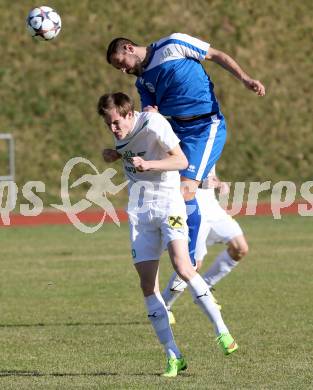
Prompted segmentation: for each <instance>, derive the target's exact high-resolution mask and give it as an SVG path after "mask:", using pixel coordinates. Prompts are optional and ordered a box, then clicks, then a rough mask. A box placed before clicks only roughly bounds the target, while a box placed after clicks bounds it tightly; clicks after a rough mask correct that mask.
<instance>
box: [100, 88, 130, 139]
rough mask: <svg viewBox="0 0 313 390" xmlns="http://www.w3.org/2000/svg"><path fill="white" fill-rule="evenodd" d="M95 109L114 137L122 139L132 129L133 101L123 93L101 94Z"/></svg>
mask: <svg viewBox="0 0 313 390" xmlns="http://www.w3.org/2000/svg"><path fill="white" fill-rule="evenodd" d="M97 109H98V114H99V115H100V116H102V117H103V119H104V121H105V123H106V124H107V125H108V127H109V129H110V130H111V132H112V133H113V135H114V136H115V138H116V139H119V140H120V139H124V138H125V137H126V136H127V135H128V134H129V133H130V131H131V130H132V129H133V126H134V101H133V99H132V98H131V97H129V96H128V95H126V94H125V93H122V92H116V93H108V94H105V95H102V96H101V97H100V99H99V101H98V108H97Z"/></svg>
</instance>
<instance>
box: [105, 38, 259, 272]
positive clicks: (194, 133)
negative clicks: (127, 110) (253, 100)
mask: <svg viewBox="0 0 313 390" xmlns="http://www.w3.org/2000/svg"><path fill="white" fill-rule="evenodd" d="M204 60H209V61H213V62H215V63H217V64H219V65H221V66H222V67H223V68H224V69H226V70H227V71H229V72H230V73H231V74H233V75H234V76H235V77H236V78H237V79H238V80H240V81H241V82H242V83H243V84H244V86H245V87H247V88H248V89H249V90H251V91H253V92H255V93H256V94H257V95H259V96H264V95H265V88H264V86H263V85H262V83H261V82H260V81H258V80H254V79H252V78H251V77H250V76H248V75H247V73H246V72H244V71H243V70H242V69H241V67H240V66H239V65H238V64H237V63H236V62H235V61H234V59H232V58H231V57H230V56H229V55H227V54H225V53H224V52H222V51H220V50H216V49H214V48H213V47H211V46H210V44H208V43H206V42H203V41H201V40H199V39H197V38H194V37H191V36H189V35H186V34H180V33H174V34H172V35H170V36H168V37H165V38H162V39H160V40H158V41H156V42H154V43H152V44H151V45H149V46H147V47H146V46H139V45H137V44H136V43H134V42H132V41H131V40H129V39H128V38H116V39H114V40H113V41H112V42H111V43H110V44H109V46H108V49H107V61H108V62H109V63H110V64H111V65H113V66H114V67H115V68H116V69H119V70H121V71H122V72H124V73H128V74H132V75H134V76H136V77H137V81H136V87H137V89H138V92H139V94H140V98H141V104H142V109H143V111H146V110H158V111H159V112H160V113H161V114H163V115H165V116H168V117H170V123H171V125H172V128H173V130H174V132H175V134H176V135H177V136H178V138H179V139H180V141H181V142H180V146H181V148H182V150H183V152H184V153H185V155H186V157H187V159H188V162H189V165H188V167H186V168H185V169H182V170H181V171H180V174H181V181H182V187H183V195H184V199H185V203H186V206H187V211H188V219H187V224H188V227H189V238H190V241H189V254H190V257H191V259H192V262H193V264H194V265H195V257H194V254H195V246H196V242H197V236H198V230H199V226H200V216H199V215H200V214H199V210H198V208H199V206H198V201H197V198H196V197H195V193H196V190H197V187H198V186H199V184H200V183H201V182H202V180H203V179H205V178H206V177H207V176H208V173H209V172H210V170H211V168H212V167H213V165H214V164H215V163H216V162H217V161H218V159H219V158H220V156H221V153H222V150H223V147H224V144H225V141H226V124H225V121H224V117H223V115H222V113H221V111H220V107H219V104H218V102H217V99H216V97H215V94H214V90H213V89H214V85H213V83H212V82H211V80H210V77H209V75H208V74H207V73H206V72H205V70H204V68H203V66H202V65H201V63H200V61H204ZM190 210H194V212H190Z"/></svg>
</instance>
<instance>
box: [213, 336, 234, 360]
mask: <svg viewBox="0 0 313 390" xmlns="http://www.w3.org/2000/svg"><path fill="white" fill-rule="evenodd" d="M216 340H217V344H218V345H220V347H221V348H222V350H223V352H224V354H225V355H230V354H231V353H233V352H235V351H237V349H238V344H237V343H236V341H235V340H234V339H233V337H232V336H231V334H230V333H222V334H221V335H219V336H218V338H217V339H216Z"/></svg>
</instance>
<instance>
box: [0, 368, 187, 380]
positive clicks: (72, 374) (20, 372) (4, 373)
mask: <svg viewBox="0 0 313 390" xmlns="http://www.w3.org/2000/svg"><path fill="white" fill-rule="evenodd" d="M121 375H122V376H161V374H159V373H155V372H153V373H152V372H150V373H143V372H140V373H134V374H129V373H128V374H120V373H119V374H118V373H117V372H104V371H100V372H81V373H79V372H39V371H24V370H0V379H1V377H8V376H20V377H23V376H29V377H80V376H121ZM184 376H190V375H188V374H187V375H186V374H184Z"/></svg>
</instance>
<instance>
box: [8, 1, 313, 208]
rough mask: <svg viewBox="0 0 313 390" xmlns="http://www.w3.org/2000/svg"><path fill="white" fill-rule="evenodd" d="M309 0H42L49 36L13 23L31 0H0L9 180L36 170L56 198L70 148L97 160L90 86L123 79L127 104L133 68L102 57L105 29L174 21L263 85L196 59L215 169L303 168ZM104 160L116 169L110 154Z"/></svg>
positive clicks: (153, 30) (275, 175)
mask: <svg viewBox="0 0 313 390" xmlns="http://www.w3.org/2000/svg"><path fill="white" fill-rule="evenodd" d="M312 4H313V3H312V1H311V0H302V1H301V2H297V1H295V0H294V1H285V0H277V1H274V0H263V1H262V3H261V4H260V2H259V1H257V0H249V1H247V0H227V1H226V0H210V1H208V0H198V1H196V2H190V1H187V0H179V1H178V0H153V1H151V0H142V1H138V0H120V1H113V0H107V1H102V0H92V1H87V0H81V1H75V0H67V1H64V0H50V1H49V5H50V6H52V7H55V8H56V9H57V10H58V12H59V13H60V15H61V17H62V22H63V23H62V31H61V33H60V35H59V37H58V38H57V39H56V40H55V41H52V42H39V43H38V42H34V41H33V40H32V39H31V38H30V36H28V34H27V32H26V28H25V18H26V16H27V13H28V12H29V10H30V9H31V8H33V7H34V5H35V4H34V1H32V0H24V1H22V2H21V1H15V2H12V1H9V0H1V13H0V23H1V30H0V45H1V65H0V83H1V88H0V101H1V104H0V132H10V133H13V135H14V137H15V142H16V176H17V182H18V185H19V188H20V189H21V187H22V186H23V185H24V183H25V182H26V181H29V180H42V181H44V182H45V183H46V195H43V194H42V197H44V200H45V206H48V205H47V203H48V202H55V201H57V200H58V198H59V180H60V175H61V172H62V169H63V167H64V165H65V163H66V162H67V161H68V160H69V159H70V158H71V157H74V156H82V157H85V158H88V159H90V160H91V161H92V162H93V163H94V164H95V165H96V166H97V168H98V169H99V170H103V169H104V167H103V163H102V161H101V149H102V148H103V147H104V146H108V145H111V144H112V141H111V138H110V136H109V134H108V133H107V131H106V129H104V127H103V123H102V121H101V120H100V119H99V118H98V116H97V114H96V109H95V107H96V103H97V100H98V98H99V96H100V95H101V94H102V93H104V92H109V91H117V90H123V91H125V92H128V93H130V94H131V95H133V96H134V97H135V98H136V102H137V107H138V97H137V93H136V90H135V88H134V79H133V78H132V77H129V76H126V75H122V74H121V73H120V72H117V71H116V70H114V69H113V68H112V67H110V66H109V65H108V64H106V62H105V47H106V46H107V44H108V43H109V42H110V41H111V39H113V38H115V37H116V36H129V37H130V38H132V39H133V40H135V41H137V42H138V43H140V44H143V45H145V44H149V43H150V42H152V41H154V40H157V39H159V38H160V37H163V36H166V35H168V34H170V33H172V32H175V31H178V32H185V33H189V34H191V35H194V36H197V37H199V38H201V39H204V40H207V41H209V42H210V43H211V44H212V46H213V47H216V48H218V49H221V50H224V51H225V52H227V53H229V54H230V55H232V56H233V57H234V58H235V59H236V60H237V61H238V62H239V63H240V65H241V66H242V67H243V68H244V69H245V70H246V71H247V72H248V73H249V74H251V76H252V77H255V78H258V79H260V80H261V81H263V82H264V84H265V86H266V88H267V96H266V97H265V98H258V97H257V96H254V95H253V94H252V93H251V92H249V91H247V90H246V89H245V88H244V87H243V86H242V85H241V84H240V83H239V82H238V81H237V80H235V79H234V78H233V77H232V76H231V75H229V74H227V73H226V72H225V71H224V70H223V69H222V68H221V67H219V66H218V65H216V64H213V63H207V64H206V65H205V67H206V69H207V70H208V72H209V73H210V75H211V77H212V80H213V81H214V83H215V91H216V94H217V96H218V98H219V100H220V102H221V106H222V110H223V112H224V114H225V117H226V119H227V123H228V140H227V144H226V146H225V150H224V152H223V156H222V158H221V160H220V163H219V167H218V169H219V173H220V175H221V176H222V177H223V178H224V179H225V180H232V181H249V180H259V181H266V180H273V181H274V182H276V181H278V180H293V181H295V182H297V183H301V182H302V181H305V180H310V179H311V176H312V169H311V167H312V165H313V144H312V142H311V133H312V113H311V108H312V106H313V95H312V93H311V91H312V89H313V86H312V82H313V81H312V80H313V73H312V72H313V67H312V55H313V54H312V53H313V52H312V50H311V46H312V36H313V28H312V15H313V6H312ZM234 156H235V158H234ZM25 162H27V163H25ZM1 163H2V158H1V156H0V168H1V166H2V164H1ZM115 166H116V167H117V168H118V169H119V172H120V178H121V169H120V164H115ZM0 175H1V172H0ZM121 180H122V179H121ZM19 199H21V191H20V192H19Z"/></svg>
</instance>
